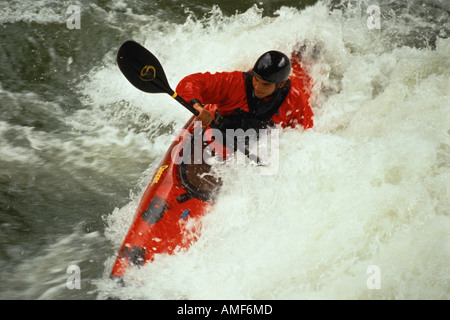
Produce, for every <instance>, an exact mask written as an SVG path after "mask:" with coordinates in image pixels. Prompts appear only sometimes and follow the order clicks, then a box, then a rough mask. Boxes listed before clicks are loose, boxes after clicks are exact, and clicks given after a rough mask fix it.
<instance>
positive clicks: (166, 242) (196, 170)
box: [111, 117, 222, 278]
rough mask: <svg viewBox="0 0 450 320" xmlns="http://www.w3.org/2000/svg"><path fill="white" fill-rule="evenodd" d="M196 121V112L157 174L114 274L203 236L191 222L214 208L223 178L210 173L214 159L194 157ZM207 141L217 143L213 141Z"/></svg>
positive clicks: (188, 244)
mask: <svg viewBox="0 0 450 320" xmlns="http://www.w3.org/2000/svg"><path fill="white" fill-rule="evenodd" d="M195 124H196V122H195V121H194V117H192V118H191V119H190V120H189V121H188V123H187V124H186V125H185V127H184V128H183V130H181V132H180V134H179V136H178V138H177V139H176V140H175V141H174V142H173V143H172V145H171V146H170V148H169V150H168V151H167V153H166V156H165V158H164V160H163V161H162V162H161V164H160V165H159V167H158V169H157V170H156V172H155V173H154V175H153V178H152V180H151V182H150V184H149V185H148V187H147V189H146V190H145V193H144V195H143V196H142V199H141V201H140V203H139V206H138V208H137V211H136V215H135V218H134V221H133V224H132V225H131V227H130V229H129V231H128V234H127V235H126V237H125V240H124V241H123V244H122V246H121V247H120V250H119V254H118V256H117V259H116V261H115V263H114V265H113V268H112V273H111V277H112V278H116V277H122V275H123V274H124V272H125V271H126V269H127V267H128V266H129V265H130V264H132V265H136V266H141V265H143V264H144V263H146V262H147V261H152V260H154V259H155V255H157V254H164V253H166V254H172V253H174V252H177V251H180V250H184V249H187V248H188V247H189V246H190V245H191V243H192V242H193V241H195V240H196V239H197V237H198V236H199V234H200V226H199V225H198V224H195V223H194V224H193V223H188V222H189V220H192V219H198V218H199V217H201V216H203V215H204V214H205V213H206V212H207V211H208V208H210V207H211V205H212V203H213V200H214V195H215V191H216V190H217V188H218V187H219V186H220V184H221V181H220V179H218V178H215V177H214V176H213V175H212V174H210V173H209V170H210V165H209V164H207V163H205V162H204V161H197V160H198V159H195V158H194V156H195V153H194V150H195V149H194V144H195V143H197V142H196V141H195V139H198V136H197V138H196V135H195V134H194V132H195V130H196V129H198V128H197V127H196V125H195ZM200 132H201V129H200ZM205 136H206V135H205ZM200 138H201V139H202V140H203V138H202V136H201V135H200ZM200 143H203V142H202V141H200ZM207 143H208V145H209V146H211V145H214V142H213V141H212V140H209V141H208V142H207ZM205 144H206V143H205ZM202 149H203V150H204V148H202ZM187 151H190V152H189V154H186V152H187ZM221 154H222V153H221ZM186 155H187V156H188V158H186V157H185V156H186ZM221 159H222V158H221ZM181 160H183V161H181ZM200 160H202V159H200ZM199 174H201V177H200V175H199Z"/></svg>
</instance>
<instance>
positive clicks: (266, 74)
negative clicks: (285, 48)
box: [253, 51, 291, 84]
mask: <svg viewBox="0 0 450 320" xmlns="http://www.w3.org/2000/svg"><path fill="white" fill-rule="evenodd" d="M253 73H254V74H255V75H256V76H258V77H259V78H261V79H263V80H265V81H268V82H273V83H276V84H278V83H281V82H283V81H286V80H287V79H288V77H289V74H290V73H291V61H290V60H289V58H288V57H287V56H286V55H285V54H284V53H282V52H280V51H268V52H266V53H264V54H263V55H262V56H261V57H259V58H258V60H257V61H256V63H255V66H254V67H253Z"/></svg>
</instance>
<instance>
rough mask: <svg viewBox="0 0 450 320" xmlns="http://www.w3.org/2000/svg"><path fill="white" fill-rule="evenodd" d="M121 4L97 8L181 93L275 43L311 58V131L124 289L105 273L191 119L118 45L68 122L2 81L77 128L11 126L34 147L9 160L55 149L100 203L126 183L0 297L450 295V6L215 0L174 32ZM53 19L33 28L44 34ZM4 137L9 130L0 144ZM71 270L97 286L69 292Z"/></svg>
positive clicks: (288, 140) (286, 143)
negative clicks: (273, 7)
mask: <svg viewBox="0 0 450 320" xmlns="http://www.w3.org/2000/svg"><path fill="white" fill-rule="evenodd" d="M111 3H112V5H111V8H110V9H111V10H110V11H108V12H106V11H102V10H100V9H98V8H97V13H98V15H99V17H100V18H99V20H98V23H109V24H112V25H113V26H114V28H118V29H126V30H127V32H128V36H129V38H130V39H133V40H135V41H137V42H139V43H141V44H142V45H144V46H145V47H146V48H148V49H149V50H151V51H152V52H153V53H154V54H155V55H156V56H157V57H158V59H159V60H160V61H161V63H162V65H163V67H164V69H165V71H166V75H167V78H168V80H169V83H170V84H171V85H172V86H173V87H175V86H176V84H177V83H178V82H179V81H180V80H181V79H182V78H183V77H184V76H186V75H188V74H191V73H195V72H206V71H209V72H216V71H233V70H248V69H250V68H251V67H252V66H253V63H254V61H255V60H256V59H257V58H258V57H259V56H260V55H261V54H262V53H263V52H265V51H267V50H271V49H275V50H279V51H283V52H285V53H290V52H292V51H294V50H299V49H300V48H302V50H303V58H304V60H303V67H304V68H305V69H306V70H308V72H309V74H310V76H311V78H312V80H313V83H314V88H313V94H312V101H311V103H312V106H313V111H314V113H315V117H314V127H313V128H312V129H309V130H307V131H303V130H300V129H297V130H294V129H286V130H283V131H282V132H281V134H280V137H279V150H278V151H279V163H278V167H277V170H276V172H274V173H273V174H265V175H263V174H260V169H259V168H256V167H255V166H252V165H247V166H245V165H244V166H243V165H239V166H233V165H231V166H224V167H223V168H221V169H220V172H219V173H220V176H221V179H222V180H223V187H222V188H221V190H220V193H219V196H218V198H217V202H216V204H215V206H214V207H213V208H212V209H211V210H210V212H209V213H208V214H207V215H206V216H205V217H204V218H203V219H202V232H201V236H200V238H199V239H198V241H197V242H195V243H194V244H193V245H192V247H191V248H190V249H189V250H188V251H186V252H179V253H178V254H176V255H167V256H165V255H163V256H160V257H158V258H157V259H156V260H155V261H154V262H152V263H150V264H147V265H145V266H143V267H141V268H137V269H133V270H131V271H130V272H129V273H128V274H127V275H126V277H125V282H126V286H124V287H122V286H118V285H117V283H116V282H114V281H112V280H111V279H110V278H109V274H110V272H111V267H112V264H113V262H114V259H115V255H116V253H117V250H118V248H119V246H120V245H121V244H122V241H123V239H124V237H125V235H126V232H127V231H128V228H129V226H130V225H131V222H132V219H133V217H134V213H135V210H136V208H137V205H138V203H139V200H140V197H141V196H142V193H143V192H144V190H145V188H146V186H147V184H148V183H149V182H150V179H151V176H152V174H153V172H154V171H155V170H157V168H158V165H159V162H160V161H161V160H162V159H163V157H164V155H165V153H166V150H167V148H168V146H169V144H170V142H171V141H172V139H173V138H174V137H175V136H176V134H177V132H178V131H179V130H180V129H181V128H182V126H183V125H184V123H185V122H186V121H187V120H188V119H189V117H190V114H189V112H188V111H187V110H185V109H184V108H182V107H181V106H180V105H178V104H177V102H175V101H173V100H172V99H171V98H170V97H169V96H167V95H164V94H148V93H144V92H140V91H138V90H137V89H136V88H134V87H133V86H132V85H131V84H129V83H128V82H127V80H126V79H125V78H124V77H123V75H122V74H121V73H120V71H119V69H118V67H117V64H116V63H115V55H116V53H117V49H118V47H119V46H120V44H121V43H117V47H113V46H111V48H110V50H108V51H107V52H106V53H105V55H104V58H103V59H102V60H101V61H98V62H97V63H96V64H95V65H94V66H93V67H92V68H90V69H89V70H88V71H86V72H85V74H83V75H82V76H80V79H82V81H81V80H80V79H79V81H76V86H75V92H76V95H77V97H78V99H79V100H80V101H81V102H82V104H83V106H84V107H83V108H80V109H79V110H76V109H71V112H70V113H68V114H67V113H64V112H63V111H61V105H62V104H63V103H64V102H63V101H60V102H58V103H57V102H46V101H42V100H43V98H41V97H36V96H33V93H27V94H26V93H11V92H7V91H6V90H5V89H3V88H2V87H0V90H1V91H2V92H1V93H2V96H7V97H10V100H13V101H17V100H19V99H30V100H32V101H36V100H38V101H39V105H40V106H44V107H45V108H44V107H43V108H44V109H45V110H46V111H45V112H48V113H49V114H51V115H52V116H54V117H57V118H58V119H59V121H63V122H64V126H66V127H67V128H69V129H68V131H67V132H69V133H66V132H65V133H64V134H59V132H58V131H57V130H56V131H49V132H48V133H46V134H44V133H39V134H37V133H36V132H35V131H33V129H30V128H29V129H27V128H24V127H20V128H19V127H13V129H14V130H16V131H20V134H22V135H23V136H24V137H25V138H24V139H27V140H28V141H29V145H30V146H29V147H26V146H21V147H15V146H13V145H11V144H3V145H2V147H1V149H0V150H1V153H2V157H3V156H5V155H8V157H12V158H10V159H12V160H11V161H17V162H20V163H34V164H35V165H40V166H43V167H45V162H46V161H50V158H51V157H50V156H49V157H48V158H45V157H42V156H41V155H40V153H39V150H42V149H44V150H47V151H52V153H51V154H54V155H55V157H57V158H58V161H60V162H61V163H63V164H67V165H68V166H70V167H71V168H76V169H77V170H79V171H77V170H75V173H73V174H74V175H75V174H76V173H80V175H78V176H76V179H77V181H78V180H79V181H80V184H81V185H83V186H85V189H87V190H95V189H96V188H97V187H98V188H99V189H100V190H101V191H100V192H98V191H97V194H98V195H97V196H98V197H99V198H100V197H102V198H103V199H106V200H105V201H106V202H108V201H109V202H111V203H115V202H114V200H113V199H115V197H116V196H117V195H116V191H115V189H114V188H115V186H116V185H120V184H124V185H126V186H127V190H125V193H126V194H125V195H124V194H122V195H121V199H122V201H121V202H120V203H119V204H118V205H114V207H113V208H108V210H104V211H102V210H101V208H97V209H100V210H97V209H96V211H95V212H90V211H89V215H96V216H97V217H98V219H99V220H100V222H99V225H100V227H98V226H97V227H93V229H95V231H92V230H90V229H89V228H84V224H85V222H84V221H85V220H86V219H88V218H85V216H84V215H83V213H80V215H79V216H77V217H76V218H75V217H73V218H72V223H71V226H70V228H68V230H67V232H65V233H63V234H62V235H60V237H59V238H58V239H57V240H56V241H53V242H52V243H51V244H45V245H44V246H43V249H42V251H41V252H39V253H38V254H37V255H36V254H35V255H34V256H33V257H32V258H29V259H27V258H26V257H24V260H23V262H21V263H19V264H18V265H17V267H15V268H14V271H11V272H10V273H9V274H10V275H12V276H11V277H10V279H9V280H4V281H3V283H6V287H4V288H6V289H2V294H1V297H2V298H6V297H8V292H13V293H12V296H13V297H15V298H19V299H20V298H33V299H34V298H38V299H61V298H62V299H65V298H73V297H75V298H78V299H106V298H109V297H119V298H121V299H155V300H158V299H171V300H175V299H189V300H195V299H214V300H216V299H217V300H227V299H242V300H247V299H251V300H258V299H288V300H291V299H292V300H297V299H444V300H447V299H449V298H450V279H449V275H450V267H449V266H450V263H449V262H450V233H449V232H450V216H449V214H450V212H449V208H450V198H449V194H450V192H449V191H450V190H449V181H450V168H449V164H450V139H449V134H450V103H449V101H450V99H449V92H450V59H449V58H450V40H449V39H448V30H449V22H448V13H449V11H448V5H447V8H446V7H445V6H446V5H445V3H444V2H439V1H435V2H433V6H431V7H433V8H438V9H436V11H429V12H428V13H427V14H428V15H432V16H433V19H431V20H430V19H429V17H427V14H422V11H421V10H420V6H421V4H419V3H418V2H417V3H414V4H412V3H411V2H406V1H405V2H400V3H399V2H396V3H394V2H390V1H385V2H384V1H379V2H376V3H374V4H376V6H377V7H378V8H379V9H380V15H379V16H376V15H375V16H374V15H373V14H372V13H370V12H369V13H368V12H367V8H368V7H369V5H372V4H373V3H372V2H370V1H364V2H353V1H349V2H342V3H335V4H330V3H327V2H317V3H315V4H314V5H311V6H307V7H306V8H304V9H299V8H294V7H288V6H282V7H280V8H279V9H278V10H277V11H276V12H275V13H274V14H273V15H264V14H263V12H264V11H263V9H261V8H260V7H258V6H257V5H254V6H252V7H249V8H248V9H247V10H246V11H244V12H237V13H236V14H232V15H227V14H224V13H223V12H222V10H221V8H220V5H218V6H214V7H213V8H212V9H211V10H209V11H208V13H206V14H205V15H203V16H199V15H198V14H197V15H194V14H192V13H190V12H189V10H186V18H185V21H184V22H183V23H176V22H171V21H167V20H164V19H162V18H159V17H157V16H152V15H151V14H149V13H148V12H147V13H139V12H136V10H133V8H131V7H129V6H128V5H127V4H126V3H125V2H124V1H119V0H117V1H112V2H111ZM130 6H131V5H130ZM90 8H91V9H93V8H94V9H95V8H96V7H95V6H91V7H90ZM417 8H418V9H417ZM55 11H56V9H55ZM119 13H121V15H119ZM56 14H57V13H56V12H52V11H51V10H50V12H49V11H45V12H44V11H41V15H40V16H39V15H38V16H37V17H36V16H35V15H36V13H35V12H34V13H33V15H30V16H29V18H28V19H31V20H33V21H36V19H37V20H39V17H40V19H41V21H39V23H42V24H47V23H51V22H52V17H53V16H54V15H56ZM124 16H125V17H126V18H127V19H126V20H124V18H123V17H124ZM119 17H120V19H119ZM374 18H376V19H379V20H378V21H379V22H380V24H379V26H377V25H375V24H372V22H373V19H374ZM3 19H6V18H5V17H3ZM8 19H10V20H14V17H12V16H11V15H10V16H9V17H8ZM21 19H26V18H21ZM436 21H439V22H440V23H437V22H436ZM10 22H11V21H10ZM374 26H375V27H374ZM81 30H83V20H82V24H81ZM430 34H431V35H435V37H431V36H430ZM430 39H432V40H430ZM66 61H67V64H66V65H64V68H66V69H70V68H71V67H72V66H73V62H71V60H70V59H68V58H67V60H66ZM61 95H63V93H61ZM62 113H64V114H62ZM61 119H63V120H61ZM11 127H12V125H11V124H10V123H8V122H7V121H4V120H2V121H1V126H0V135H2V136H6V134H7V132H9V131H10V130H11ZM56 146H58V147H56ZM55 149H57V150H55ZM46 170H50V169H49V168H48V167H47V169H46ZM68 171H70V168H69V169H68ZM91 175H96V176H99V177H102V178H98V179H97V180H95V181H92V180H90V177H91ZM131 182H132V183H131ZM108 185H109V186H108ZM122 192H123V190H122ZM49 197H51V194H50V195H49ZM108 199H110V200H108ZM91 201H93V202H95V200H91ZM89 205H90V204H89V203H88V204H86V206H89ZM80 210H81V211H83V206H81V208H80ZM88 220H89V219H88ZM48 228H51V227H48ZM11 250H14V249H11ZM74 264H75V265H80V266H81V275H82V288H86V287H88V288H89V289H88V290H86V289H84V290H83V289H82V290H79V291H78V292H75V291H76V290H72V291H71V290H69V289H68V288H67V285H66V279H67V278H68V276H69V274H67V273H66V269H67V267H68V266H69V265H74ZM91 268H93V269H95V270H96V271H95V272H94V271H90V270H89V269H91ZM86 269H87V271H86ZM83 270H84V271H85V272H83ZM42 278H44V279H47V280H46V281H44V282H42V281H39V279H42ZM24 288H25V289H24ZM19 291H20V292H21V293H19ZM74 295H75V296H74Z"/></svg>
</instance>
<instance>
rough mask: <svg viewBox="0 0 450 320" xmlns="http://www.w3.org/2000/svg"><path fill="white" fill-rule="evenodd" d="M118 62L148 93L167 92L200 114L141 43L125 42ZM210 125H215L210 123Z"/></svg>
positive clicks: (139, 86) (255, 158)
mask: <svg viewBox="0 0 450 320" xmlns="http://www.w3.org/2000/svg"><path fill="white" fill-rule="evenodd" d="M117 64H118V66H119V68H120V70H121V71H122V73H123V75H124V76H125V77H126V78H127V79H128V81H129V82H130V83H131V84H132V85H134V86H135V87H136V88H138V89H139V90H142V91H144V92H148V93H167V94H168V95H170V96H171V97H172V98H174V99H175V100H176V101H178V103H180V104H181V105H182V106H183V107H185V108H186V109H188V110H189V111H190V112H192V113H193V114H194V115H195V116H198V115H199V111H198V110H197V109H195V108H194V107H193V106H192V105H191V104H190V103H188V102H187V101H186V100H184V99H183V98H182V97H180V96H179V95H178V94H177V93H176V92H175V91H174V90H173V89H172V88H171V87H170V85H169V82H168V81H167V77H166V74H165V72H164V69H163V67H162V65H161V63H160V62H159V60H158V58H156V57H155V56H154V55H153V53H151V52H150V51H148V50H147V49H146V48H144V47H143V46H141V45H140V44H139V43H137V42H135V41H132V40H130V41H126V42H124V43H123V44H122V46H121V47H120V48H119V51H118V53H117ZM210 127H211V128H214V127H215V126H214V124H210ZM225 136H227V134H225ZM238 149H240V151H241V152H243V153H244V154H245V155H246V156H247V157H248V158H249V159H250V160H251V161H255V162H256V163H257V164H261V161H260V159H259V157H258V156H256V155H254V154H252V153H250V152H249V150H248V148H247V147H246V146H243V148H242V146H240V144H238ZM242 149H243V150H242Z"/></svg>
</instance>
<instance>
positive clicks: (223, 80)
mask: <svg viewBox="0 0 450 320" xmlns="http://www.w3.org/2000/svg"><path fill="white" fill-rule="evenodd" d="M239 74H241V77H242V73H237V72H218V73H214V74H211V73H210V72H206V73H194V74H191V75H189V76H187V77H185V78H183V79H182V80H181V81H180V82H179V83H178V85H177V87H176V92H177V94H178V95H180V96H181V97H182V98H183V99H184V100H186V101H187V102H190V101H191V100H192V99H198V100H200V102H201V103H203V104H219V103H221V102H222V101H224V100H226V98H227V96H228V94H229V91H230V88H231V87H232V86H233V83H234V81H235V77H236V76H238V75H239Z"/></svg>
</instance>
